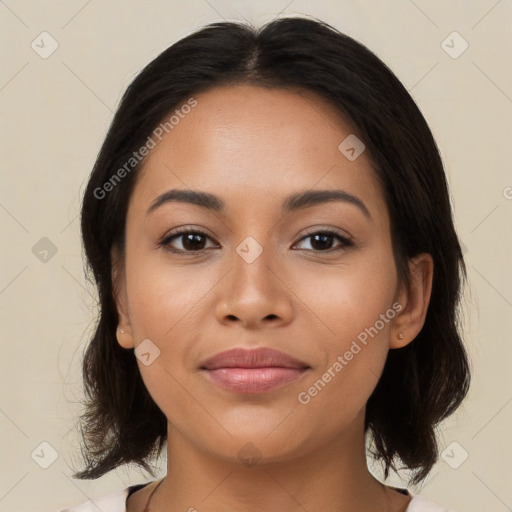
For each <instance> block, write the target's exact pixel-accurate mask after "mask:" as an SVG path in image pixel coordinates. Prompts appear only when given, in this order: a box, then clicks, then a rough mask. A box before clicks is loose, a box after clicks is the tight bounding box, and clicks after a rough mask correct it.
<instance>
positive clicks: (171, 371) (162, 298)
mask: <svg viewBox="0 0 512 512" xmlns="http://www.w3.org/2000/svg"><path fill="white" fill-rule="evenodd" d="M195 99H196V100H197V104H196V105H195V106H194V107H193V108H190V109H186V111H189V110H190V112H189V113H188V114H183V113H182V116H180V118H179V122H177V123H175V124H174V125H173V127H172V129H169V126H168V127H167V129H168V133H165V131H164V132H163V133H164V134H165V135H164V136H163V137H162V139H161V141H160V142H159V143H158V145H157V146H156V147H155V148H154V149H152V150H151V151H150V153H149V155H148V157H147V159H146V163H145V167H144V170H143V171H142V173H141V174H140V176H139V179H138V181H137V184H136V186H135V188H134V190H133V194H132V196H131V199H130V204H129V209H128V214H127V227H126V253H125V260H124V266H122V271H121V272H120V276H119V282H120V283H121V288H120V289H121V293H120V296H119V304H120V305H119V310H120V322H121V327H123V328H124V329H125V330H126V333H125V334H124V335H119V343H120V344H121V345H122V346H123V347H125V348H133V347H135V348H137V347H138V346H139V345H140V344H141V343H142V342H144V344H143V345H141V346H140V348H139V349H138V350H137V351H136V355H137V357H138V359H137V361H138V365H139V368H140V372H141V374H142V378H143V380H144V382H145V385H146V386H147V389H148V391H149V393H150V394H151V396H152V397H153V399H154V400H155V402H156V403H157V405H158V406H159V407H160V409H161V410H162V411H163V413H164V414H165V415H166V417H167V419H168V422H169V433H170V434H172V435H173V436H174V437H175V438H176V439H180V440H181V441H183V442H187V443H191V444H193V445H194V446H195V447H196V448H198V449H200V450H203V451H206V452H208V453H209V454H212V455H218V456H221V457H223V458H227V459H232V460H235V459H237V458H238V459H240V460H242V459H243V458H244V457H245V456H248V457H249V458H250V457H254V458H256V459H258V458H260V457H261V459H260V461H271V460H273V461H277V460H284V459H286V458H291V457H297V456H300V455H303V454H306V453H307V452H310V451H312V450H315V449H318V448H320V447H321V446H322V445H325V444H326V443H328V442H332V441H335V440H336V439H340V438H341V437H340V436H342V435H343V433H344V432H345V433H346V432H349V431H350V428H351V427H354V425H356V423H357V426H358V429H359V427H360V426H361V425H362V422H361V421H362V418H363V417H364V409H365V404H366V402H367V400H368V398H369V396H370V395H371V393H372V391H373V390H374V388H375V386H376V384H377V382H378V380H379V377H380V375H381V373H382V370H383V366H384V363H385V360H386V356H387V353H388V350H389V348H390V337H391V336H392V335H393V336H395V337H396V332H395V331H394V330H393V329H394V326H393V324H394V320H393V318H394V317H395V315H397V314H398V311H399V309H400V307H401V306H400V305H399V304H398V303H397V302H396V300H397V297H398V290H397V274H396V268H395V262H394V259H393V253H392V246H391V233H390V223H389V216H388V212H387V207H386V204H385V201H384V197H383V193H382V190H381V189H380V187H379V185H378V183H377V181H376V179H375V177H374V174H373V171H372V169H371V163H370V159H369V155H368V154H367V152H366V151H364V150H363V151H362V153H361V154H359V156H358V153H360V152H361V150H362V149H363V147H362V146H361V145H360V142H358V140H357V139H354V129H353V128H351V126H350V125H349V124H347V123H346V122H344V121H343V120H342V119H340V117H339V115H337V114H336V113H335V112H334V109H333V107H332V106H331V105H330V104H329V103H327V102H326V101H325V100H323V99H321V98H320V97H318V96H316V95H314V94H312V93H309V92H306V93H304V92H302V93H301V94H297V93H294V92H290V91H287V90H282V89H266V88H260V87H256V86H250V85H239V86H231V87H223V88H215V89H212V90H210V91H207V92H205V93H202V94H199V95H197V96H195ZM181 112H184V110H182V111H181ZM356 135H357V133H356ZM347 137H350V138H349V139H348V140H347V141H345V139H347ZM343 141H345V142H344V143H343V144H342V146H341V149H340V148H339V146H340V144H341V143H342V142H343ZM351 148H353V149H354V150H352V149H351ZM171 190H177V191H181V192H187V193H190V192H192V191H194V192H198V193H204V194H210V195H212V196H215V198H216V200H215V201H213V202H212V201H210V202H209V203H203V204H198V203H197V202H194V203H192V202H190V201H187V200H185V196H184V195H182V197H181V200H176V199H175V200H172V198H171V197H170V196H167V198H166V197H165V196H162V194H166V193H169V191H171ZM318 191H331V192H333V191H339V192H340V194H339V196H338V198H337V199H331V200H325V198H324V199H321V198H320V199H321V200H318V201H310V202H309V203H307V204H305V205H304V204H302V206H301V204H300V201H297V200H295V201H290V198H291V197H293V196H296V195H299V198H300V194H309V193H312V192H318ZM316 197H317V199H318V198H319V196H316ZM159 198H160V200H159ZM220 204H222V207H220V206H219V205H220ZM152 206H153V208H152ZM214 206H215V208H214ZM185 229H187V230H190V231H192V232H197V231H199V234H196V235H188V236H187V235H182V236H175V237H174V238H170V237H171V236H172V235H175V234H176V232H178V231H182V230H185ZM201 232H202V233H204V234H201ZM326 232H334V234H326ZM338 236H339V237H341V238H338ZM165 239H167V240H165ZM346 239H348V240H349V243H348V244H347V243H346V242H344V241H343V240H346ZM163 240H165V244H164V243H162V241H163ZM194 249H195V250H196V252H193V251H194ZM393 305H394V306H395V307H394V308H393ZM261 347H265V348H270V349H275V350H279V351H281V352H283V353H285V354H287V355H288V356H290V357H292V358H295V360H298V361H300V363H301V364H299V365H296V367H295V368H294V369H291V368H290V367H287V368H283V367H280V368H278V366H281V365H283V364H284V365H287V364H288V363H286V362H284V363H283V361H279V360H277V359H274V358H273V357H270V358H263V360H259V361H258V360H257V359H254V360H251V359H250V357H249V358H248V359H247V360H244V361H246V362H249V363H250V362H252V368H250V369H247V368H241V367H240V366H243V364H242V363H240V361H238V360H235V359H228V360H227V361H224V362H222V361H221V362H220V363H219V365H220V366H219V367H218V368H217V369H216V370H214V368H213V367H212V365H209V369H205V361H206V360H207V359H209V358H211V357H212V356H214V355H216V354H218V353H220V352H223V351H226V350H229V349H233V348H242V349H248V350H252V349H255V348H261ZM158 351H159V355H158V356H157V357H155V356H156V355H157V354H158ZM142 354H144V355H142ZM230 363H231V368H229V369H226V367H227V366H229V364H230ZM237 365H238V367H237ZM269 366H273V368H271V369H269V368H268V367H269ZM292 366H293V365H292ZM233 367H235V368H233ZM255 367H259V369H257V368H255ZM207 368H208V366H207ZM237 368H238V369H237ZM176 442H178V441H176Z"/></svg>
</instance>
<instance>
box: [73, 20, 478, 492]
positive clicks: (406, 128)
mask: <svg viewBox="0 0 512 512" xmlns="http://www.w3.org/2000/svg"><path fill="white" fill-rule="evenodd" d="M237 83H251V84H255V85H261V86H265V87H277V88H297V89H303V90H308V91H312V92H315V93H317V94H319V95H320V96H322V97H323V98H325V99H327V100H328V101H329V102H330V103H331V105H332V106H333V109H335V110H336V111H337V112H339V113H340V115H341V116H345V117H346V118H347V119H350V122H351V123H352V124H353V126H355V127H357V130H358V134H360V136H361V137H362V139H363V142H364V144H365V145H366V149H367V151H368V152H369V155H371V158H372V160H373V162H374V165H375V168H376V176H377V179H378V180H379V182H380V183H381V186H382V189H383V191H384V194H385V199H386V203H387V207H388V210H389V215H390V220H391V230H392V243H393V251H394V256H395V262H396V267H397V271H398V276H399V280H400V282H401V283H408V280H409V279H410V276H409V274H408V266H407V262H408V259H409V258H412V257H414V256H415V255H417V254H419V253H421V252H427V253H430V254H431V255H432V257H433V260H434V278H433V288H432V294H431V299H430V304H429V308H428V311H427V316H426V320H425V324H424V326H423V328H422V330H421V332H420V333H419V334H418V336H417V337H416V339H415V340H413V341H412V342H411V343H409V344H408V345H407V346H405V347H403V348H401V349H394V350H390V351H389V353H388V357H387V361H386V364H385V368H384V372H383V374H382V376H381V378H380V380H379V382H378V384H377V386H376V388H375V390H374V392H373V394H372V395H371V397H370V398H369V400H368V402H367V410H366V421H365V432H366V433H367V434H371V436H372V437H373V441H374V443H373V444H374V448H375V451H371V453H372V455H373V456H374V457H375V458H376V459H379V460H381V461H382V462H383V463H384V465H385V478H387V477H388V475H389V469H390V468H392V469H394V470H396V469H397V467H396V461H397V460H398V459H400V460H401V461H402V462H403V463H404V465H405V468H407V469H409V470H412V471H414V478H413V479H412V482H413V483H417V482H419V481H421V480H423V479H424V478H425V477H426V476H427V474H428V472H429V471H430V469H431V468H432V466H433V464H434V463H435V462H436V460H437V458H438V445H437V441H436V433H435V429H436V427H437V425H438V424H439V423H440V422H441V421H442V420H443V419H444V418H446V417H447V416H449V415H450V414H452V413H453V412H454V411H455V410H456V409H457V407H458V406H459V405H460V404H461V402H462V401H463V399H464V397H465V396H466V394H467V391H468V388H469V382H470V371H469V362H468V358H467V354H466V352H465V349H464V346H463V344H462V340H461V336H460V319H459V317H458V307H459V302H460V297H461V285H462V283H463V280H465V279H466V269H465V266H464V261H463V258H462V252H461V247H460V244H459V241H458V238H457V235H456V232H455V229H454V224H453V219H452V212H451V206H450V198H449V192H448V186H447V182H446V177H445V173H444V169H443V164H442V162H441V158H440V155H439V152H438V149H437V147H436V143H435V141H434V139H433V136H432V134H431V132H430V129H429V127H428V125H427V123H426V121H425V119H424V118H423V116H422V114H421V112H420V111H419V109H418V107H417V106H416V104H415V102H414V101H413V99H412V98H411V96H410V95H409V93H408V92H407V90H406V89H405V88H404V86H403V85H402V84H401V83H400V81H399V80H398V79H397V78H396V76H395V75H394V74H393V73H392V72H391V71H390V69H389V68H388V67H387V66H386V65H385V64H384V63H383V62H382V61H381V60H380V59H379V58H378V57H376V56H375V55H374V54H373V53H372V52H371V51H370V50H368V49H367V48H366V47H365V46H363V45H362V44H360V43H358V42H356V41H355V40H354V39H352V38H350V37H348V36H347V35H344V34H342V33H340V32H339V31H337V30H336V29H334V28H333V27H331V26H329V25H328V24H326V23H324V22H321V21H319V20H316V19H309V18H281V19H277V20H274V21H272V22H270V23H268V24H267V25H265V26H264V27H262V28H260V29H256V28H254V27H252V26H251V25H248V24H242V23H231V22H222V23H213V24H210V25H207V26H206V27H203V28H202V29H200V30H198V31H196V32H194V33H192V34H191V35H188V36H187V37H185V38H183V39H181V40H180V41H178V42H177V43H175V44H173V45H172V46H170V47H169V48H168V49H166V50H165V51H164V52H162V53H161V54H160V55H159V56H158V57H157V58H155V59H154V60H153V61H152V62H150V63H149V64H148V65H147V66H146V67H145V68H144V69H143V70H142V71H141V72H140V74H139V75H138V76H137V77H136V78H135V79H134V81H133V82H132V83H131V85H130V86H129V87H128V89H127V90H126V92H125V94H124V96H123V98H122V100H121V103H120V105H119V108H118V110H117V112H116V114H115V116H114V119H113V121H112V124H111V126H110V129H109V131H108V134H107V136H106V139H105V141H104V143H103V146H102V148H101V151H100V153H99V155H98V157H97V160H96V163H95V165H94V169H93V170H92V173H91V176H90V179H89V182H88V185H87V188H86V190H85V193H84V198H83V206H82V216H81V228H82V237H83V246H84V250H85V254H86V257H87V261H88V266H89V269H90V270H91V272H92V275H93V276H94V280H95V284H96V286H97V288H98V292H99V312H98V322H97V325H96V329H95V332H94V335H93V337H92V339H91V340H90V343H89V345H88V347H87V350H86V352H85V355H84V361H83V378H84V385H85V391H86V397H87V401H86V403H85V404H84V405H85V407H86V409H85V412H84V414H82V416H81V417H80V419H81V432H82V440H83V446H82V455H83V457H84V460H85V461H86V468H85V469H84V470H83V471H80V472H78V473H75V474H74V476H75V478H80V479H96V478H98V477H100V476H102V475H103V474H105V473H107V472H108V471H111V470H113V469H115V468H117V467H118V466H120V465H122V464H131V463H134V464H136V465H138V466H140V467H143V468H144V469H145V470H146V471H148V472H149V473H150V474H151V475H153V476H154V473H153V470H152V467H151V465H150V464H148V461H149V460H150V459H151V458H153V457H157V456H158V455H160V453H161V451H162V448H163V446H164V444H165V442H166V438H167V418H166V417H165V415H164V414H163V413H162V412H161V410H160V409H159V408H158V407H157V405H156V404H155V403H154V401H153V399H152V398H151V396H150V395H149V393H148V391H147V390H146V387H145V385H144V383H143V381H142V378H141V376H140V373H139V369H138V366H137V363H136V358H135V356H134V353H133V351H129V350H125V349H123V348H122V347H120V345H119V344H118V342H117V340H116V327H117V323H118V315H117V310H116V306H115V302H114V296H113V283H112V262H111V249H112V248H113V247H116V248H119V249H120V250H121V253H122V254H123V251H124V233H125V223H126V213H127V206H128V202H129V199H130V194H131V191H132V190H133V186H134V183H135V180H136V176H137V173H138V171H140V168H141V164H137V165H135V166H134V168H133V170H131V172H127V173H123V179H122V180H119V183H118V182H115V183H114V182H112V176H113V174H115V172H116V170H117V169H120V168H122V167H123V165H125V164H126V162H127V161H129V159H130V158H131V156H132V155H133V152H134V151H136V150H137V149H138V148H140V147H141V146H143V145H144V143H145V142H146V140H147V138H148V136H149V135H151V133H152V132H153V130H154V129H155V128H156V127H157V126H158V125H159V124H160V123H161V121H162V119H164V118H166V116H167V117H168V116H169V115H170V114H171V113H172V112H173V111H174V110H175V109H176V108H177V107H178V106H179V105H180V104H181V103H182V102H185V101H186V100H187V99H188V98H190V97H191V96H192V95H194V94H198V93H199V92H202V91H205V90H207V89H209V88H213V87H216V86H220V85H230V84H237ZM109 180H110V181H109ZM107 182H109V183H111V184H112V183H113V185H112V186H110V187H105V184H106V183H107ZM107 188H108V193H107Z"/></svg>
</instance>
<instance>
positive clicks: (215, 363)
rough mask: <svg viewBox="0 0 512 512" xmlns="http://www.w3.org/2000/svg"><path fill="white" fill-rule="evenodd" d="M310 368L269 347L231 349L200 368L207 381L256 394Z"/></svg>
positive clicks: (280, 384) (208, 360)
mask: <svg viewBox="0 0 512 512" xmlns="http://www.w3.org/2000/svg"><path fill="white" fill-rule="evenodd" d="M310 368H311V367H310V366H309V365H308V364H306V363H304V362H302V361H299V360H298V359H295V358H294V357H292V356H290V355H288V354H285V353H283V352H280V351H278V350H274V349H270V348H258V349H253V350H246V349H242V348H235V349H232V350H228V351H225V352H221V353H219V354H216V355H215V356H213V357H212V358H210V359H207V360H206V361H205V362H203V363H202V365H201V366H200V369H201V370H202V371H203V373H204V374H205V376H206V377H207V378H208V379H209V380H210V382H212V383H214V384H216V385H218V386H220V387H221V388H223V389H226V390H228V391H232V392H236V393H245V394H259V393H264V392H267V391H271V390H274V389H277V388H280V387H282V386H285V385H286V384H289V383H290V382H293V381H295V380H297V379H299V378H301V377H302V376H303V375H304V374H305V373H307V372H308V370H309V369H310Z"/></svg>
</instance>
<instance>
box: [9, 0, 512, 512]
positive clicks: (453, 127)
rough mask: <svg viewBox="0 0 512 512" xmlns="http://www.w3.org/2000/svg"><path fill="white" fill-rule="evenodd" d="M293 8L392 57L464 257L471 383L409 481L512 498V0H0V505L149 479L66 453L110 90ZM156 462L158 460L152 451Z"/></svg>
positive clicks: (500, 510)
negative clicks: (86, 246) (93, 194)
mask: <svg viewBox="0 0 512 512" xmlns="http://www.w3.org/2000/svg"><path fill="white" fill-rule="evenodd" d="M301 14H306V15H312V16H315V17H318V18H320V19H322V20H324V21H327V22H328V23H330V24H332V25H334V26H335V27H336V28H338V29H340V30H341V31H344V32H346V33H347V34H349V35H350V36H352V37H354V38H356V39H357V40H359V41H361V42H362V43H364V44H366V45H367V46H368V47H369V48H370V49H372V50H373V51H375V52H376V53H377V55H378V56H379V57H380V58H381V59H382V60H383V61H384V62H385V63H387V64H388V65H389V66H390V67H391V69H392V70H393V71H394V72H395V73H396V74H397V76H398V77H399V78H400V79H401V80H402V82H403V83H404V85H405V86H406V87H407V89H408V90H409V91H410V93H411V94H412V96H413V97H414V99H415V100H416V102H417V103H418V105H419V107H420V109H421V110H422V112H423V114H424V116H425V117H426V119H427V121H428V123H429V125H430V127H431V129H432V131H433V133H434V136H435V138H436V140H437V143H438V145H439V148H440V150H441V153H442V157H443V159H444V162H445V166H446V172H447V175H448V180H449V183H450V188H451V194H452V200H453V208H454V214H455V220H456V228H457V231H458V233H459V236H460V239H461V241H462V243H463V244H464V248H465V249H464V250H465V259H466V263H467V267H468V271H469V283H470V284H469V287H468V288H467V290H466V294H465V308H466V309H465V316H464V323H465V342H466V344H467V347H468V351H469V353H470V357H471V365H472V368H473V381H472V388H471V391H470V394H469V396H468V398H467V400H466V402H465V403H464V405H463V407H461V408H460V409H459V411H458V412H457V414H456V415H454V416H452V417H451V418H450V419H449V420H447V421H446V422H445V423H444V424H443V425H442V428H441V430H440V435H439V439H440V449H441V451H442V452H443V456H442V457H441V458H440V460H439V463H438V464H437V465H436V467H435V468H434V470H433V471H432V473H431V474H430V476H429V478H428V479H427V481H426V482H424V483H423V485H421V486H419V487H417V488H411V489H412V490H413V491H414V492H416V493H417V492H421V494H423V495H425V496H427V497H429V498H430V499H432V500H433V501H436V502H438V503H440V504H443V505H444V506H446V507H449V508H451V509H453V510H455V511H459V512H480V511H482V510H485V511H486V512H504V511H506V510H512V487H511V485H510V483H511V482H510V462H509V461H510V460H511V459H512V451H511V446H510V441H509V440H510V431H511V420H512V403H511V402H512V389H511V385H510V383H511V378H510V363H511V346H512V340H511V333H512V322H511V318H512V277H511V264H510V262H511V261H512V236H511V223H512V173H511V163H510V162H511V160H510V146H511V133H512V130H511V114H512V80H511V79H512V72H511V69H512V66H511V58H510V57H511V52H510V49H511V48H512V41H511V34H512V32H511V31H510V26H512V2H510V0H501V1H496V0H479V1H476V0H474V1H462V0H461V1H446V0H435V1H426V0H415V1H412V0H386V1H370V0H365V1H363V0H360V1H355V0H354V1H351V0H338V1H328V0H323V1H322V0H315V1H314V2H313V1H309V2H307V1H304V0H292V1H290V0H266V1H258V2H255V1H235V0H231V1H228V0H208V1H206V0H190V1H187V2H185V1H183V2H178V1H176V0H174V1H155V0H152V1H126V0H123V1H121V0H116V1H106V0H103V1H102V0H89V1H87V0H78V1H75V0H72V1H70V0H66V1H56V0H49V1H45V2H36V1H20V0H18V1H15V0H5V1H0V39H1V62H2V65H1V67H0V111H1V117H0V119H1V135H0V141H1V149H2V151H1V172H2V185H1V189H0V226H1V240H2V251H1V253H0V254H1V274H0V312H1V333H2V346H1V348H2V357H1V359H0V361H1V363H0V364H1V388H0V389H1V391H0V433H1V437H0V439H1V450H2V456H1V465H0V511H9V512H12V511H16V512H25V511H27V512H28V511H30V512H35V511H42V510H46V511H52V510H60V509H61V508H64V507H65V506H70V505H72V504H78V503H81V502H83V501H86V500H87V499H89V498H90V497H94V496H101V495H104V494H108V493H110V492H113V491H116V490H119V489H122V488H124V487H126V486H128V485H131V484H136V483H143V482H145V481H147V480H148V477H147V475H143V474H142V473H140V472H139V471H136V470H134V469H133V468H119V469H118V470H117V471H114V472H111V473H109V474H108V475H105V476H104V477H103V478H101V479H99V480H97V481H80V480H73V479H72V478H71V477H70V474H71V472H72V468H71V464H72V463H73V464H75V465H76V466H75V467H77V468H80V467H81V466H80V449H79V438H78V435H77V430H76V421H77V417H78V414H79V412H80V411H81V407H80V403H79V400H80V398H81V397H82V394H81V393H82V383H81V374H80V371H81V369H80V361H81V357H82V354H83V350H84V348H85V345H86V343H87V341H88V335H89V334H90V328H91V322H92V321H93V319H94V316H93V314H94V310H93V308H92V305H93V303H94V299H93V297H94V293H95V292H94V289H93V288H92V287H91V286H90V284H88V283H87V282H86V280H85V277H84V271H83V264H82V256H81V246H80V239H79V223H78V214H79V204H80V197H81V193H82V191H83V188H84V185H85V183H86V180H87V176H88V174H89V172H90V170H91V168H92V165H93V163H94V160H95V157H96V155H97V152H98V150H99V148H100V145H101V143H102V141H103V139H104V136H105V134H106V130H107V128H108V125H109V123H110V121H111V119H112V116H113V112H114V111H115V109H116V107H117V105H118V102H119V99H120V97H121V94H122V93H123V92H124V90H125V88H126V87H127V86H128V84H129V83H130V82H131V80H132V79H133V78H134V76H135V74H136V73H137V72H138V71H139V70H140V69H141V68H142V67H143V66H144V65H145V64H147V63H148V62H149V61H151V60H152V59H153V58H154V57H155V56H156V55H157V54H158V53H160V52H161V51H162V50H164V49H165V48H167V47H168V46H169V45H170V44H172V43H173V42H175V41H177V40H178V39H180V38H181V37H183V36H185V35H187V34H189V33H190V32H192V31H194V30H196V29H197V28H199V27H200V26H202V25H204V24H206V23H209V22H213V21H219V20H222V19H227V20H241V19H243V18H245V19H247V20H249V21H251V22H253V23H255V24H257V25H261V24H263V23H264V22H266V21H269V20H270V19H272V18H273V17H275V16H277V15H280V16H285V15H301ZM43 32H45V34H42V33H43ZM454 32H456V34H454ZM57 45H58V46H57ZM466 46H467V48H466ZM52 50H54V51H53V53H51V52H52ZM50 53H51V54H50ZM45 466H46V467H45ZM159 467H160V475H161V476H163V474H164V471H165V468H166V466H165V460H162V461H160V466H159ZM378 471H379V470H378V468H376V469H375V474H377V475H378V474H379V473H378ZM390 482H394V483H397V484H398V485H400V482H401V481H400V479H399V477H398V476H397V475H395V476H394V477H393V479H392V480H390Z"/></svg>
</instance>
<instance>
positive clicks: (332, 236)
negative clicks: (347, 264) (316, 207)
mask: <svg viewBox="0 0 512 512" xmlns="http://www.w3.org/2000/svg"><path fill="white" fill-rule="evenodd" d="M307 239H311V242H310V246H311V249H306V250H313V251H314V252H332V251H336V250H341V249H344V248H346V247H351V246H353V245H354V244H353V242H352V241H350V240H349V239H348V238H345V237H344V236H341V235H340V234H338V233H336V232H335V231H317V232H315V233H310V234H309V235H307V236H305V237H304V238H302V240H301V242H302V241H304V240H307ZM336 239H337V240H339V241H340V242H341V248H338V249H336V248H333V247H332V244H333V242H334V240H336ZM338 245H340V244H338Z"/></svg>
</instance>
